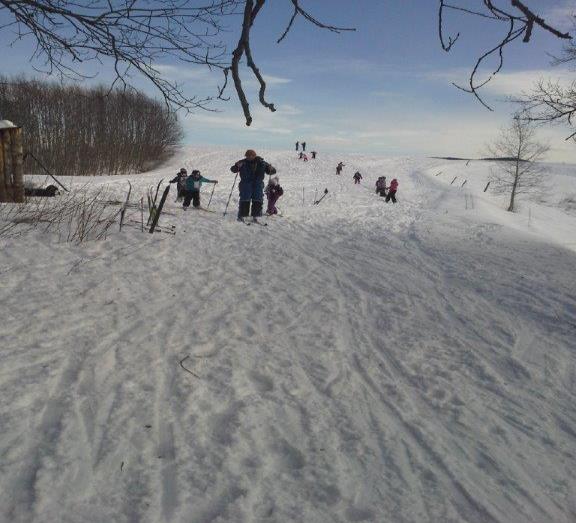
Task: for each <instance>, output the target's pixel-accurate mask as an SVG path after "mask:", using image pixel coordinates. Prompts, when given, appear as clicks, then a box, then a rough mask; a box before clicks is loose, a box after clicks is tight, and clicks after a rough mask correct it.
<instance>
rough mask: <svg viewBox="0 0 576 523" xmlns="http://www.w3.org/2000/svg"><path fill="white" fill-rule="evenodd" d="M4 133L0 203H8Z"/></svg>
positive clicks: (0, 145) (1, 138)
mask: <svg viewBox="0 0 576 523" xmlns="http://www.w3.org/2000/svg"><path fill="white" fill-rule="evenodd" d="M3 143H4V131H2V130H0V202H7V201H8V192H7V191H6V186H7V185H8V184H7V183H6V169H4V146H3Z"/></svg>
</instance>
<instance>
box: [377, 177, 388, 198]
mask: <svg viewBox="0 0 576 523" xmlns="http://www.w3.org/2000/svg"><path fill="white" fill-rule="evenodd" d="M376 194H379V195H380V196H386V176H380V177H379V178H378V179H377V180H376Z"/></svg>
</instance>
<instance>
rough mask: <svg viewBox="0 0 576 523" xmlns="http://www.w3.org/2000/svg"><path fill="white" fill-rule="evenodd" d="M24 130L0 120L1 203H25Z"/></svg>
mask: <svg viewBox="0 0 576 523" xmlns="http://www.w3.org/2000/svg"><path fill="white" fill-rule="evenodd" d="M22 161H23V151H22V128H21V127H16V126H15V125H14V124H13V123H12V122H10V121H8V120H0V202H16V203H21V202H23V201H24V176H23V173H22Z"/></svg>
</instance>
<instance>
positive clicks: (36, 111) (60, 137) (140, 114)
mask: <svg viewBox="0 0 576 523" xmlns="http://www.w3.org/2000/svg"><path fill="white" fill-rule="evenodd" d="M0 114H2V115H3V116H4V117H5V118H8V119H9V120H11V121H13V122H18V124H19V125H21V126H23V127H25V128H26V132H25V133H23V136H24V150H25V152H26V153H31V155H28V159H27V161H26V162H25V165H24V167H25V172H37V171H38V168H39V167H38V165H36V163H35V160H34V158H36V159H37V160H39V161H40V162H41V163H42V165H44V166H45V167H46V168H47V169H48V170H49V171H50V172H53V173H55V174H57V175H76V176H82V175H95V174H120V173H130V172H142V171H145V170H148V169H150V168H152V167H153V166H154V165H157V164H158V163H159V162H161V161H163V160H165V159H166V157H167V156H169V155H170V154H171V153H172V152H173V150H174V146H177V145H178V144H179V143H180V141H181V139H182V135H183V130H182V126H181V125H180V123H179V122H178V120H177V118H176V115H175V114H174V112H173V111H170V110H169V108H167V107H166V105H164V104H162V103H161V102H160V101H158V100H154V99H151V98H149V97H147V96H145V95H143V94H142V93H139V92H137V91H123V90H118V89H113V90H112V91H110V90H109V89H108V88H106V87H90V88H87V87H82V86H78V85H59V84H55V83H49V82H41V81H39V80H26V79H24V78H17V79H8V78H5V77H2V76H1V75H0Z"/></svg>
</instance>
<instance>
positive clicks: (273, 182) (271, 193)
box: [265, 176, 284, 216]
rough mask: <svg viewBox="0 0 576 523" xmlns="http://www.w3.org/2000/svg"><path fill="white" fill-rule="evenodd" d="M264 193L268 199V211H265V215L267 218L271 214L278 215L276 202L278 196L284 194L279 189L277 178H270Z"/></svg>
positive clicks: (280, 188) (282, 190)
mask: <svg viewBox="0 0 576 523" xmlns="http://www.w3.org/2000/svg"><path fill="white" fill-rule="evenodd" d="M265 192H266V196H267V197H268V209H266V214H267V215H268V216H271V215H272V214H278V209H276V202H277V201H278V199H279V198H280V196H282V195H283V194H284V189H282V187H280V182H279V180H278V176H274V177H273V178H270V181H269V182H268V185H267V186H266V191H265Z"/></svg>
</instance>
